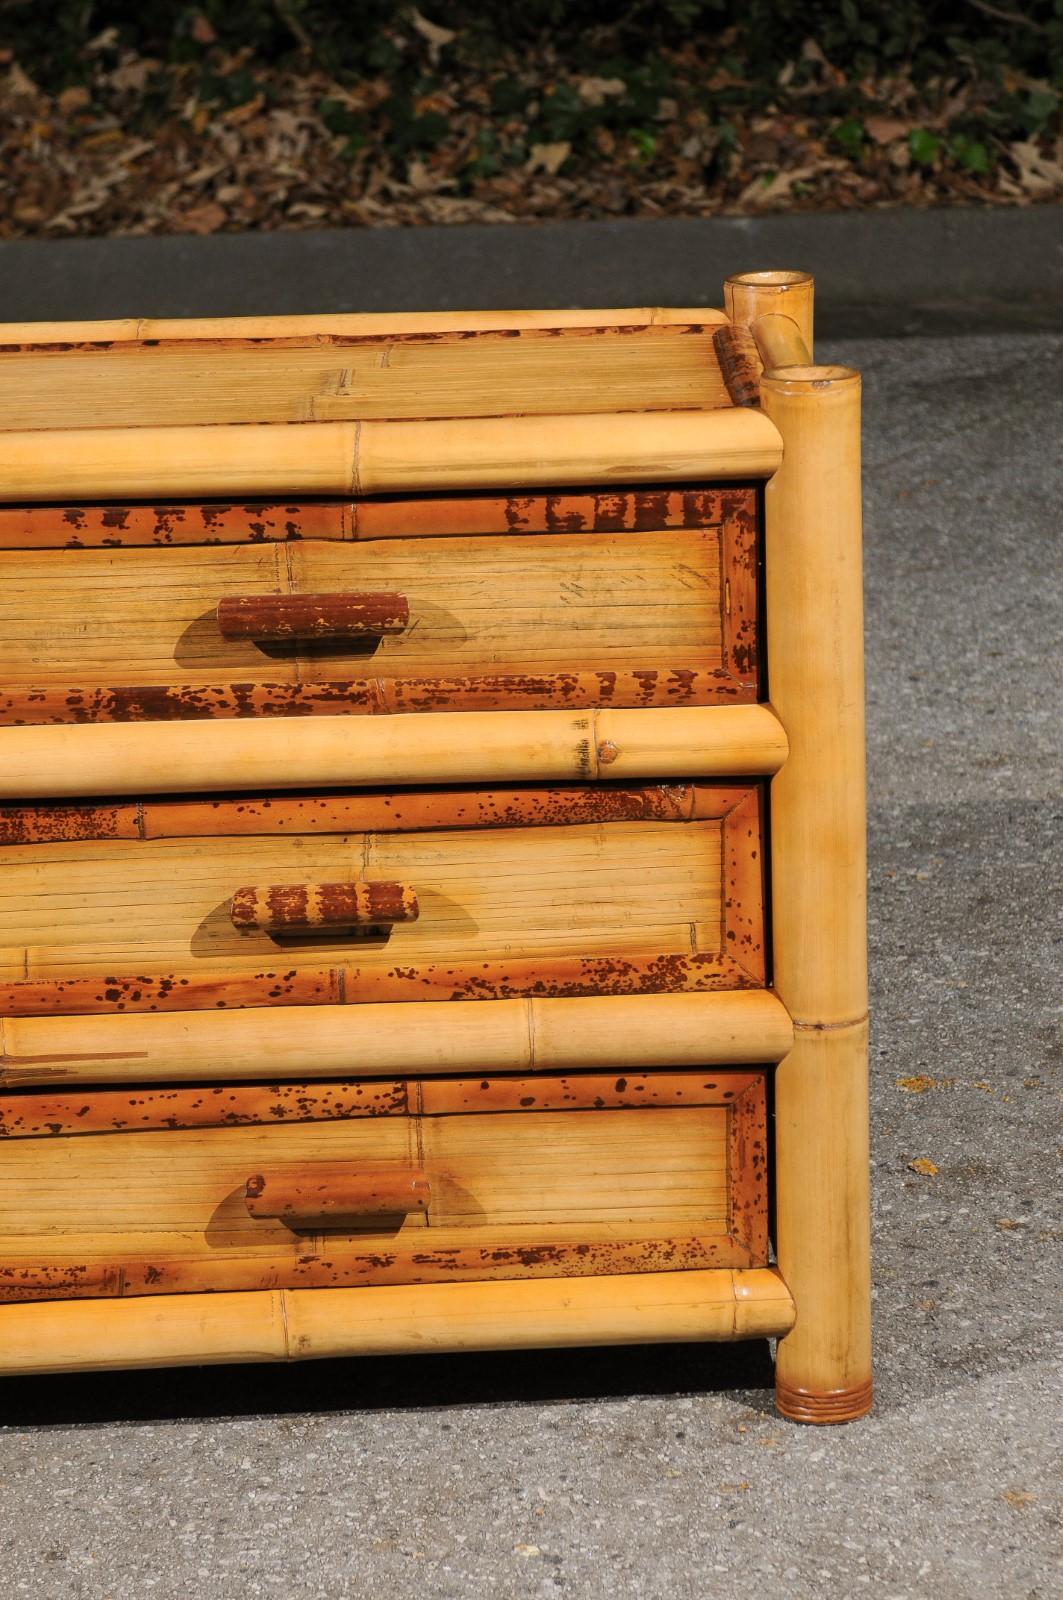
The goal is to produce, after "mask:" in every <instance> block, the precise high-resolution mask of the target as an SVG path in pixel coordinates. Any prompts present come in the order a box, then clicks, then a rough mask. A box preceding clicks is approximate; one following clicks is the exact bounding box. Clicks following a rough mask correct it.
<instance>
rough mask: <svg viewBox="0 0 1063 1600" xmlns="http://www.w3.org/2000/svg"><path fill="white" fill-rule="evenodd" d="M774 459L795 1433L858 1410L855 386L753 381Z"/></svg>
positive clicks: (777, 818) (863, 1245)
mask: <svg viewBox="0 0 1063 1600" xmlns="http://www.w3.org/2000/svg"><path fill="white" fill-rule="evenodd" d="M761 393H762V403H763V405H764V409H765V411H766V412H767V414H768V415H769V416H770V417H771V418H772V420H773V421H774V422H775V424H776V426H777V427H778V428H779V431H780V433H781V434H782V436H783V441H784V450H785V455H784V460H783V465H782V467H781V469H780V470H779V472H778V473H777V474H776V476H775V477H774V478H773V479H772V480H771V481H770V482H769V484H768V485H767V490H766V497H765V513H766V527H765V539H766V570H767V596H766V600H767V638H768V666H769V673H770V682H769V693H770V696H771V701H772V704H773V706H774V708H775V710H776V712H777V714H778V716H779V718H780V721H781V722H782V724H783V726H784V728H785V729H786V732H787V735H788V737H789V741H790V756H789V759H788V761H787V763H786V765H785V767H784V768H783V769H782V771H781V772H780V773H779V774H777V776H776V777H775V778H774V779H773V781H772V786H771V829H772V897H773V940H774V978H775V988H776V991H777V993H778V995H779V998H780V999H781V1000H782V1001H783V1003H784V1004H785V1006H786V1007H787V1009H788V1011H789V1012H790V1014H791V1016H792V1017H793V1019H794V1026H795V1045H794V1049H793V1050H792V1051H791V1053H790V1054H789V1055H788V1056H787V1057H786V1058H785V1059H784V1060H783V1061H782V1062H781V1064H780V1066H779V1068H778V1071H777V1075H776V1090H775V1108H776V1195H777V1202H776V1203H777V1220H776V1245H777V1250H778V1258H779V1268H780V1270H781V1272H782V1275H783V1278H784V1279H785V1281H786V1283H787V1285H788V1286H789V1288H790V1290H791V1292H792V1293H793V1296H794V1300H795V1303H796V1306H797V1324H796V1327H795V1328H794V1331H793V1332H792V1333H790V1334H788V1335H787V1336H786V1337H785V1338H784V1339H783V1340H782V1341H781V1342H780V1345H779V1351H778V1361H777V1369H776V1383H777V1400H778V1405H779V1409H780V1411H781V1412H782V1413H783V1415H785V1416H788V1417H792V1418H794V1419H796V1420H799V1421H804V1422H844V1421H847V1420H849V1419H851V1418H853V1417H858V1416H862V1415H863V1414H864V1412H866V1411H867V1410H868V1409H869V1407H870V1404H871V1328H870V1276H869V1274H870V1262H869V1257H870V1243H869V1215H868V1111H867V957H866V851H865V799H864V708H863V702H864V693H863V691H864V681H863V630H862V604H861V565H860V379H859V375H858V374H857V373H855V372H853V371H851V370H850V369H849V368H846V367H814V366H806V367H787V368H784V369H778V370H776V371H774V372H770V373H765V375H764V377H763V379H762V383H761Z"/></svg>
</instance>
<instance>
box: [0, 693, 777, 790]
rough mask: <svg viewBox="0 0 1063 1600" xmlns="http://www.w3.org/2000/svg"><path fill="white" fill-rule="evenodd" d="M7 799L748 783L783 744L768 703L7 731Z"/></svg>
mask: <svg viewBox="0 0 1063 1600" xmlns="http://www.w3.org/2000/svg"><path fill="white" fill-rule="evenodd" d="M3 743H4V756H5V760H4V764H3V768H2V770H0V798H3V799H9V800H12V799H29V798H33V797H43V798H49V799H55V800H61V799H67V798H75V799H77V798H82V797H84V796H87V795H123V794H134V795H142V794H145V793H152V792H155V793H175V792H184V791H188V790H210V789H255V788H260V789H261V788H266V789H268V788H270V787H281V788H290V789H293V788H314V787H317V786H324V787H329V786H334V785H337V784H354V785H358V786H375V785H381V784H391V783H399V784H417V783H473V782H486V781H499V780H500V781H502V782H508V781H509V780H511V779H537V780H542V781H551V780H554V779H579V780H581V781H587V780H593V779H597V778H608V779H614V780H621V781H627V780H628V779H631V778H641V777H654V778H673V777H674V778H699V777H749V776H757V775H761V774H766V773H771V772H775V771H777V770H778V768H779V767H780V766H781V765H782V763H783V762H784V761H785V759H786V751H787V745H786V739H785V735H784V734H783V731H782V727H781V725H780V723H779V720H778V718H777V717H776V716H775V715H774V714H773V713H772V712H771V711H770V710H768V708H767V707H766V706H761V705H745V706H705V707H702V706H696V707H676V708H674V709H671V710H666V711H641V710H633V711H601V712H596V711H588V712H584V713H578V714H574V713H572V712H568V711H528V712H522V713H521V714H520V715H519V716H511V715H509V714H507V713H506V712H502V711H468V712H449V713H446V712H444V713H439V714H434V713H424V714H416V713H415V714H412V715H403V716H391V717H312V718H301V719H299V720H298V721H290V720H287V719H283V718H277V719H273V720H268V719H264V720H262V721H246V722H242V721H236V722H194V723H189V722H145V723H104V724H101V725H99V726H95V727H93V726H86V725H82V724H79V725H76V726H73V727H63V726H59V727H47V726H46V727H29V728H10V729H7V730H5V731H4V735H3Z"/></svg>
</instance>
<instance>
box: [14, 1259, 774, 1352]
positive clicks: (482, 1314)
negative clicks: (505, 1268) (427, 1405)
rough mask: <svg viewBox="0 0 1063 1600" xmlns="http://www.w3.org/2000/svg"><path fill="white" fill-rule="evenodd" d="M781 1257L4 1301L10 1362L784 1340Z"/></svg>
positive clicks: (526, 1348)
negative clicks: (713, 1264) (353, 1284)
mask: <svg viewBox="0 0 1063 1600" xmlns="http://www.w3.org/2000/svg"><path fill="white" fill-rule="evenodd" d="M793 1321H794V1306H793V1299H792V1297H791V1296H790V1293H789V1291H788V1290H787V1288H786V1285H785V1284H784V1283H783V1281H782V1279H781V1278H780V1277H779V1274H778V1273H777V1272H775V1271H774V1270H773V1269H772V1268H770V1267H754V1268H747V1269H745V1270H728V1269H721V1268H716V1269H708V1270H698V1271H689V1272H645V1273H623V1274H617V1275H615V1276H612V1277H595V1278H539V1279H535V1278H524V1279H514V1280H502V1281H495V1282H490V1283H442V1284H417V1285H412V1286H410V1287H408V1288H406V1287H397V1288H392V1287H379V1288H359V1289H280V1290H273V1291H267V1290H252V1291H249V1292H246V1293H242V1294H241V1293H236V1294H234V1293H221V1294H186V1295H159V1296H148V1297H144V1298H140V1299H135V1298H130V1299H120V1300H113V1299H112V1300H80V1301H65V1302H64V1301H50V1302H49V1301H45V1302H38V1303H30V1304H26V1305H8V1306H3V1307H0V1372H3V1373H6V1374H9V1375H14V1374H26V1373H31V1372H41V1373H43V1372H78V1371H96V1372H100V1371H107V1370H109V1369H111V1368H133V1367H169V1366H189V1365H194V1366H199V1365H206V1364H219V1363H231V1362H241V1361H307V1360H314V1359H322V1358H326V1357H332V1356H356V1355H409V1354H431V1353H434V1352H435V1353H442V1352H447V1351H450V1352H457V1351H462V1350H507V1349H518V1350H532V1349H544V1348H550V1347H552V1346H561V1347H569V1348H572V1347H576V1346H580V1345H604V1344H612V1345H624V1344H643V1343H669V1342H671V1343H686V1342H687V1341H692V1340H705V1341H712V1340H723V1341H730V1340H735V1339H757V1338H769V1337H779V1336H781V1335H782V1334H784V1333H786V1331H787V1330H788V1329H789V1328H791V1327H792V1326H793Z"/></svg>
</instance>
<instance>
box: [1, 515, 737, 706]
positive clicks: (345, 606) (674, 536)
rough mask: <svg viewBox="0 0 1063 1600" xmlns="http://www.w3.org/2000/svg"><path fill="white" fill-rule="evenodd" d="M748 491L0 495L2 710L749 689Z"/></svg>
mask: <svg viewBox="0 0 1063 1600" xmlns="http://www.w3.org/2000/svg"><path fill="white" fill-rule="evenodd" d="M757 552H758V534H757V520H756V499H755V495H754V492H753V490H751V489H743V488H734V489H730V488H728V489H716V490H708V489H705V490H661V491H650V490H632V491H630V492H626V493H625V492H610V493H598V494H594V493H589V494H584V495H578V494H558V495H543V494H538V495H523V496H510V497H498V496H493V497H492V496H472V497H470V496H465V497H454V498H445V499H441V498H436V499H425V498H416V497H403V498H398V499H395V498H392V499H389V500H384V501H379V502H371V501H363V502H360V503H358V502H354V501H350V502H306V503H301V504H292V505H282V504H268V503H267V504H258V505H209V506H208V505H203V504H185V505H178V506H170V507H158V506H152V507H147V506H124V507H123V506H82V507H67V508H16V509H10V508H4V509H3V510H0V686H2V687H0V722H6V723H8V724H11V723H15V724H34V723H49V722H52V723H63V722H93V721H126V720H139V719H158V718H185V717H193V718H214V717H251V716H278V715H312V714H315V713H316V714H327V715H333V716H334V715H336V714H338V713H348V712H350V713H356V714H358V713H360V714H366V713H380V712H410V711H431V710H459V711H460V710H475V709H482V710H491V709H495V710H509V709H534V708H547V707H551V706H566V707H590V706H622V707H626V706H632V707H634V706H649V707H653V706H682V705H712V704H727V703H736V702H737V703H748V702H752V701H755V700H756V698H757V685H758V642H757V566H758V553H757Z"/></svg>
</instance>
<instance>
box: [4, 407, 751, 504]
mask: <svg viewBox="0 0 1063 1600" xmlns="http://www.w3.org/2000/svg"><path fill="white" fill-rule="evenodd" d="M781 456H782V447H781V444H780V441H779V436H778V433H777V431H776V429H775V428H774V427H773V425H772V424H771V423H770V422H769V421H768V419H767V418H766V417H764V416H762V415H761V414H760V413H759V412H756V411H750V410H744V409H740V408H734V409H721V410H717V411H672V412H667V411H666V412H654V413H644V412H617V413H612V414H608V415H600V414H599V415H594V414H590V413H588V414H586V415H581V416H576V417H568V416H517V417H479V418H461V417H459V418H455V419H442V420H439V419H437V420H433V421H427V422H305V423H283V422H282V423H239V424H218V425H215V426H203V427H187V426H184V427H170V428H156V427H152V428H106V427H100V428H71V429H61V428H55V429H37V430H33V431H31V432H7V433H0V500H5V501H21V500H65V499H73V500H78V499H86V500H91V499H100V498H107V499H148V498H152V497H156V496H159V495H188V496H190V497H192V498H195V497H197V496H209V495H215V494H225V495H235V494H248V495H255V496H258V497H262V496H268V495H270V494H354V495H361V494H386V493H392V494H396V493H404V492H410V491H415V490H422V489H433V490H439V489H444V490H447V489H469V488H484V489H487V488H508V489H515V488H527V487H535V486H544V485H545V486H549V485H553V484H558V483H563V484H583V483H586V484H592V483H593V484H609V483H636V482H654V483H656V482H668V481H670V480H673V479H674V480H679V479H693V480H695V481H697V480H699V479H700V480H704V479H709V478H716V479H736V478H737V479H741V478H764V477H767V476H768V475H769V474H770V473H772V472H774V471H775V469H776V467H777V466H778V465H779V461H780V460H781Z"/></svg>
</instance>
